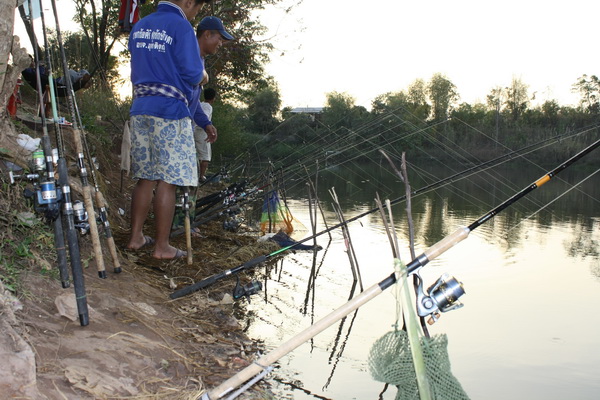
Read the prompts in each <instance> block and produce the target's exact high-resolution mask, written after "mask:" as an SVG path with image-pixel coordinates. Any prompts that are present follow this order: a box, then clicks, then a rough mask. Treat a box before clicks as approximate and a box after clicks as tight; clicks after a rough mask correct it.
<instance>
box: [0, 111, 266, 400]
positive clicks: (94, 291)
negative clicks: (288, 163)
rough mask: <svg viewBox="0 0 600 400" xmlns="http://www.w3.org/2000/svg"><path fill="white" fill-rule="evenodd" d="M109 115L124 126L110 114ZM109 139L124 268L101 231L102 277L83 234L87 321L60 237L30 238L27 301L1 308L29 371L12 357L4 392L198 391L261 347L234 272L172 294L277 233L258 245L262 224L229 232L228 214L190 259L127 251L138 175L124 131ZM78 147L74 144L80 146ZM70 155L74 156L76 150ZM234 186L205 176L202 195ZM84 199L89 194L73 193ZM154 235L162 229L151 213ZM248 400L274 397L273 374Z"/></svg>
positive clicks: (8, 350) (101, 172)
mask: <svg viewBox="0 0 600 400" xmlns="http://www.w3.org/2000/svg"><path fill="white" fill-rule="evenodd" d="M23 118H24V119H26V118H25V117H23ZM22 123H24V122H23V121H22ZM110 125H114V124H108V123H107V127H109V126H110ZM28 126H30V128H31V129H35V131H37V132H38V133H39V132H40V131H39V128H40V127H39V126H36V125H35V124H33V125H32V124H31V123H30V122H28ZM64 134H65V137H66V138H67V141H68V143H71V142H70V140H69V139H68V138H69V135H73V132H72V129H69V128H65V129H64ZM92 144H94V143H92ZM111 146H112V147H111V148H105V149H104V150H106V151H99V149H98V147H97V146H96V148H95V151H96V152H97V162H98V165H99V169H98V170H97V173H98V178H99V181H100V183H101V186H100V187H101V191H102V192H103V194H104V196H105V198H106V199H107V202H108V204H109V207H110V209H109V216H110V221H111V229H112V232H113V235H114V240H115V244H116V247H117V249H118V260H119V262H120V263H121V267H122V272H121V273H118V274H117V273H114V272H113V260H112V257H111V254H110V252H109V249H108V246H107V241H106V240H105V239H104V236H103V234H102V233H101V243H102V245H103V247H102V249H103V258H104V261H105V266H106V275H107V277H106V279H100V278H99V277H98V271H97V263H96V259H95V257H94V253H93V251H92V243H91V239H90V235H89V234H88V235H85V236H81V237H80V239H79V243H80V249H81V258H82V263H83V271H84V282H85V292H86V298H87V304H88V307H89V325H87V326H81V324H80V321H79V319H78V318H77V313H78V312H77V309H76V307H75V293H74V290H73V284H72V283H71V285H70V287H69V288H62V287H61V283H60V281H59V279H57V278H58V277H57V274H56V271H54V272H52V268H56V258H55V254H56V253H55V252H54V250H53V241H51V240H48V238H49V237H50V236H49V235H46V236H44V241H45V243H36V244H35V246H32V247H31V251H32V253H31V254H33V256H32V257H31V259H29V260H28V263H29V266H30V268H29V269H28V270H27V272H26V273H23V274H22V275H21V278H22V281H23V290H22V291H21V292H20V293H18V294H17V297H18V299H14V298H12V297H11V294H10V293H8V292H6V293H7V296H8V298H9V301H8V302H6V301H5V302H4V306H3V317H4V318H3V321H2V322H3V325H4V327H3V331H4V332H7V333H6V334H5V335H4V338H5V340H4V345H3V346H2V350H1V351H2V354H3V357H6V358H5V359H6V360H13V359H16V360H17V362H16V363H14V365H17V364H19V365H20V364H23V365H24V369H19V368H17V367H16V366H14V367H13V363H12V362H7V363H6V364H5V365H8V366H9V367H7V368H9V369H10V371H9V372H8V373H7V374H5V378H4V379H2V382H0V397H2V398H7V397H8V398H30V399H57V400H58V399H192V398H197V397H198V396H199V395H200V394H201V393H202V392H203V391H204V390H205V389H210V388H211V387H215V386H217V385H219V384H220V383H222V382H223V381H224V380H226V379H227V378H229V377H231V376H233V375H235V373H236V372H238V371H239V370H241V369H243V367H245V366H246V365H248V363H250V362H252V360H253V359H254V358H255V357H256V353H257V352H258V351H259V350H260V349H261V345H260V343H254V342H253V341H252V340H250V339H249V338H247V337H246V336H245V335H244V320H243V315H244V306H245V302H246V299H245V298H242V299H239V300H235V301H234V300H233V299H232V297H231V294H232V289H233V287H234V285H235V279H234V278H227V279H222V280H220V281H218V282H217V283H215V284H214V285H212V286H210V287H208V288H207V289H203V290H200V291H197V292H195V293H193V294H191V295H188V296H185V297H182V298H179V299H176V300H171V299H170V297H169V294H170V293H172V292H173V291H174V290H176V289H179V288H182V287H185V286H187V285H190V284H192V283H194V282H196V281H198V280H201V279H203V278H206V277H208V276H211V275H213V274H215V273H218V272H221V271H223V270H226V269H229V268H233V267H235V266H238V265H240V264H241V263H244V262H246V261H248V260H250V259H252V258H254V257H256V256H259V255H264V254H268V253H270V252H272V251H273V250H275V249H277V248H278V247H277V246H276V245H275V244H274V243H271V242H268V243H258V242H257V238H258V236H259V233H258V232H257V230H256V229H255V228H253V226H252V224H248V225H242V226H241V227H240V228H239V229H238V230H237V231H235V232H231V231H226V230H224V229H223V224H222V218H217V219H215V220H213V221H211V222H210V223H208V224H203V225H201V226H200V227H199V228H200V235H197V236H193V237H192V248H193V249H194V251H193V265H191V266H188V265H187V260H186V259H185V258H182V259H179V260H174V261H159V260H155V259H153V258H152V257H151V251H150V249H149V248H148V249H144V250H140V251H135V252H132V251H125V250H123V248H124V245H125V243H126V241H127V234H128V231H127V230H128V215H129V203H130V193H131V187H132V185H133V183H134V182H133V181H132V180H131V179H130V178H129V177H128V176H124V177H122V175H121V172H120V168H119V166H120V159H119V154H120V135H118V134H115V140H114V142H113V143H112V145H111ZM68 147H69V146H67V150H68V152H69V154H74V153H73V149H69V148H68ZM68 160H69V163H70V165H73V164H74V161H75V160H74V159H73V158H70V159H68ZM71 174H72V178H71V180H72V181H73V182H77V181H79V179H78V178H76V176H77V175H76V170H74V171H72V172H71ZM226 185H227V182H222V183H216V184H209V185H205V186H203V187H202V188H201V191H200V192H199V193H198V196H199V198H200V197H202V196H205V195H207V194H210V193H214V192H216V191H219V190H222V189H223V188H224V187H226ZM7 190H8V191H12V193H9V194H7V195H10V196H9V197H11V196H12V198H13V201H19V200H18V197H19V191H20V190H21V189H19V188H15V187H11V188H10V189H7ZM74 197H75V198H81V195H80V194H78V193H75V194H74ZM250 205H251V204H250V203H248V204H247V205H246V206H250ZM120 210H122V211H121V212H120ZM121 213H122V214H123V215H121ZM32 229H39V225H38V228H36V227H32ZM145 233H146V234H148V235H151V236H152V234H153V232H152V219H151V218H150V220H149V221H148V224H147V229H146V232H145ZM174 244H175V245H176V246H177V247H179V248H181V249H185V248H186V241H185V235H180V236H178V237H176V238H175V239H174ZM69 268H70V264H69ZM248 273H253V272H248ZM248 280H249V277H248V276H246V273H243V274H241V281H242V283H245V282H247V281H248ZM5 299H6V297H5ZM13 315H14V319H13ZM9 331H10V333H8V332H9ZM7 338H8V339H7ZM32 362H33V363H34V365H33V366H29V367H28V366H27V365H28V363H32ZM27 368H29V371H30V375H31V376H29V377H28V373H27ZM31 368H33V370H31ZM31 371H33V372H31ZM10 374H12V377H11V376H10ZM7 382H8V383H7ZM3 393H4V394H3ZM239 398H241V399H244V398H245V399H268V398H273V397H272V396H271V395H270V394H269V392H268V384H267V383H265V382H264V381H263V382H261V383H260V384H258V385H255V386H254V387H253V388H252V389H251V390H250V391H248V392H246V393H244V394H243V395H242V396H240V397H239Z"/></svg>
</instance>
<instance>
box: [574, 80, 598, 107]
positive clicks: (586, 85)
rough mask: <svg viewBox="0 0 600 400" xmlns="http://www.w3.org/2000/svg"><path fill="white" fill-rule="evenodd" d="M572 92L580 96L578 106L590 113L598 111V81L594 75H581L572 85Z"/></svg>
mask: <svg viewBox="0 0 600 400" xmlns="http://www.w3.org/2000/svg"><path fill="white" fill-rule="evenodd" d="M572 91H573V92H575V93H579V94H580V95H581V100H580V102H579V105H580V106H581V108H582V109H583V110H586V111H588V112H590V113H594V114H595V113H598V112H599V111H600V80H599V79H598V77H597V76H596V75H591V76H589V77H588V76H587V75H586V74H583V75H582V76H581V77H580V78H578V79H577V82H575V83H574V84H573V87H572Z"/></svg>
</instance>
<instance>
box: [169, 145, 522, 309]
mask: <svg viewBox="0 0 600 400" xmlns="http://www.w3.org/2000/svg"><path fill="white" fill-rule="evenodd" d="M529 147H530V146H526V148H529ZM514 154H515V152H511V153H508V154H505V155H503V156H500V157H497V158H496V159H494V160H491V161H489V162H486V163H483V164H480V165H476V166H473V167H471V168H468V169H467V170H465V171H463V172H461V173H456V174H453V175H451V176H448V177H446V178H444V179H442V180H439V181H437V182H434V183H431V184H429V185H426V186H425V187H422V188H420V189H416V190H413V191H412V193H411V195H412V196H413V197H415V196H417V195H419V194H424V193H427V192H429V191H431V190H434V189H436V188H438V187H443V186H445V185H448V184H450V183H452V182H454V181H457V180H459V179H463V178H459V177H460V176H461V175H463V174H469V173H475V171H476V170H477V169H479V168H483V167H486V166H487V167H488V168H491V167H490V166H489V165H488V164H491V165H493V164H495V163H497V162H498V161H499V160H502V159H504V158H509V157H511V156H512V155H514ZM502 162H504V161H502ZM469 176H470V175H469ZM405 199H406V196H401V197H398V198H396V199H394V200H392V201H391V204H392V205H394V204H397V203H399V202H400V201H403V200H405ZM377 210H378V208H374V209H371V210H368V211H365V212H362V213H360V214H358V215H355V216H353V217H351V218H349V219H348V220H347V221H346V223H350V222H353V221H356V220H357V219H360V218H362V217H364V216H366V215H368V214H370V213H373V212H375V211H377ZM341 225H342V224H341V223H339V224H336V225H334V226H332V227H330V228H328V229H326V230H322V231H320V232H318V233H317V234H316V235H314V236H320V235H322V234H323V233H326V232H329V231H331V230H334V229H337V228H339V227H340V226H341ZM314 236H308V237H306V238H304V239H301V240H299V241H297V242H296V243H295V244H293V245H291V246H286V247H282V248H281V249H279V250H277V251H274V252H272V253H269V254H266V255H262V256H259V257H256V258H254V259H252V260H249V261H247V262H245V263H244V264H241V265H238V266H236V267H234V268H231V269H228V270H226V271H223V272H221V273H218V274H214V275H212V276H210V277H208V278H205V279H203V280H201V281H198V282H196V283H195V284H193V285H190V286H188V287H185V288H182V289H180V290H178V291H176V292H173V293H172V294H171V295H170V297H171V298H172V299H176V298H179V297H182V296H186V295H188V294H190V293H193V292H195V291H197V290H200V289H202V288H204V287H207V286H210V285H212V284H213V283H215V282H216V281H218V280H220V279H223V278H226V277H228V276H229V275H232V274H235V273H238V272H240V271H242V270H245V269H249V268H252V267H254V266H256V265H259V264H261V263H263V262H265V261H267V260H268V259H270V258H271V257H274V256H277V255H278V254H281V253H283V252H284V251H286V250H289V249H291V248H293V247H294V246H296V245H299V244H301V243H304V242H306V241H307V240H310V239H313V238H314Z"/></svg>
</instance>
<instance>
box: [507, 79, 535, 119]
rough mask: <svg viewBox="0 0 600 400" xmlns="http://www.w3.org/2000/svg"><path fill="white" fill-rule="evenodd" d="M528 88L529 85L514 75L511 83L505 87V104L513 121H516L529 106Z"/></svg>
mask: <svg viewBox="0 0 600 400" xmlns="http://www.w3.org/2000/svg"><path fill="white" fill-rule="evenodd" d="M528 90H529V87H528V86H527V85H526V84H525V83H523V81H521V79H520V78H516V77H513V78H512V81H511V85H510V86H509V87H507V88H506V89H505V96H506V100H505V105H506V109H507V111H508V114H509V115H510V117H511V120H512V121H513V122H517V121H518V120H519V117H520V116H521V115H522V114H523V113H524V112H525V110H527V107H528V106H529V97H528V93H527V92H528Z"/></svg>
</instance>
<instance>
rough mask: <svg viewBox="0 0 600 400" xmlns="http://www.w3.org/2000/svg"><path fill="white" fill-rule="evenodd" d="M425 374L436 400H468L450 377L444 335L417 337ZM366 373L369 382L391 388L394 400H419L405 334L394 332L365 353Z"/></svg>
mask: <svg viewBox="0 0 600 400" xmlns="http://www.w3.org/2000/svg"><path fill="white" fill-rule="evenodd" d="M420 342H421V347H422V350H423V358H424V360H425V370H426V373H427V379H428V381H429V385H430V388H431V393H432V396H433V398H434V399H436V400H468V399H469V397H468V396H467V394H466V393H465V392H464V390H463V388H462V386H461V384H460V382H458V380H457V379H456V378H455V377H454V375H452V372H451V370H450V358H449V357H448V350H447V349H448V338H447V337H446V335H443V334H442V335H435V336H433V337H430V338H426V337H421V339H420ZM368 362H369V370H370V371H371V376H372V377H373V379H375V380H377V381H380V382H385V383H389V384H392V385H395V386H396V387H397V388H398V393H397V394H396V400H408V399H411V400H412V399H415V400H419V399H420V397H419V389H418V387H417V380H416V373H415V368H414V365H413V359H412V355H411V350H410V341H409V340H408V334H407V333H406V332H405V331H403V330H394V331H391V332H388V333H386V334H385V335H383V336H382V337H381V338H379V339H378V340H377V341H376V342H375V343H374V344H373V346H372V347H371V352H370V353H369V361H368Z"/></svg>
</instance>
